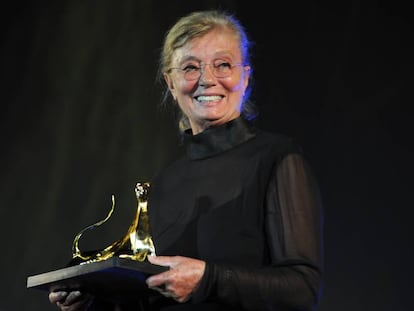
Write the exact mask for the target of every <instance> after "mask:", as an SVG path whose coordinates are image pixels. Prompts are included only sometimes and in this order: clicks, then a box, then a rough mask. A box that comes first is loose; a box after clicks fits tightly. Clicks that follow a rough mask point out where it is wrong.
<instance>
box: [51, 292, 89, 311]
mask: <svg viewBox="0 0 414 311" xmlns="http://www.w3.org/2000/svg"><path fill="white" fill-rule="evenodd" d="M92 300H93V298H92V297H91V296H90V295H87V294H83V293H81V292H80V291H70V292H68V291H51V292H50V293H49V301H50V302H51V303H53V304H56V305H57V306H58V307H59V308H60V310H62V311H81V310H82V311H83V310H88V307H89V306H90V305H91V304H92Z"/></svg>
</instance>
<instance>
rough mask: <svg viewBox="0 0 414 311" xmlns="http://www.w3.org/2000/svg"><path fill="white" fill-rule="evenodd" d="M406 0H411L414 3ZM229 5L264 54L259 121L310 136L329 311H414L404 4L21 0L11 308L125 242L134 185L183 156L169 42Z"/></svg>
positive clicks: (11, 103)
mask: <svg viewBox="0 0 414 311" xmlns="http://www.w3.org/2000/svg"><path fill="white" fill-rule="evenodd" d="M407 3H408V1H407ZM206 8H223V9H227V10H229V11H231V12H233V13H235V14H236V16H237V17H239V19H240V20H241V21H242V22H243V24H244V25H245V26H246V28H247V30H248V32H249V33H250V36H251V38H252V39H253V41H254V42H255V46H254V50H253V52H254V58H253V64H254V74H255V84H254V87H255V89H254V92H253V94H252V95H253V98H254V99H255V101H256V103H257V105H258V107H259V110H260V115H259V118H258V120H257V123H258V124H259V125H260V126H261V127H263V128H265V129H269V130H272V131H277V132H281V133H284V134H287V135H289V136H293V137H295V138H297V140H298V141H299V142H300V144H301V145H302V146H303V149H304V150H305V153H306V155H307V157H308V159H309V161H310V162H311V164H312V166H313V167H314V169H315V173H316V176H317V178H318V180H319V182H320V186H321V191H322V195H323V200H324V210H325V251H326V273H325V289H324V293H323V296H322V302H321V308H320V310H321V311H333V310H335V311H341V310H344V311H345V310H346V311H349V310H352V311H359V310H361V311H362V310H364V311H365V310H376V311H380V310H387V311H389V310H398V311H406V310H412V306H411V303H410V302H411V300H412V299H411V295H412V289H413V286H412V282H411V278H412V272H411V270H412V268H411V265H412V261H413V259H414V256H413V251H412V249H413V243H412V237H413V230H412V228H411V227H412V226H411V223H412V221H411V216H410V215H411V214H410V210H411V209H412V207H413V203H412V189H411V188H412V185H413V182H412V180H413V179H412V176H413V167H412V165H411V161H412V158H413V151H414V150H413V144H412V137H411V135H412V131H411V129H410V128H411V122H412V117H413V115H412V113H411V112H410V111H411V110H410V108H411V107H410V106H411V105H412V104H413V96H412V90H413V87H412V82H413V79H412V75H413V69H414V61H413V55H414V53H413V52H414V44H413V39H414V37H413V20H412V13H411V11H410V10H409V9H408V5H403V4H402V3H400V2H398V1H356V0H349V1H305V0H299V1H283V2H282V1H281V2H279V1H275V2H274V1H165V2H164V1H163V2H162V1H152V0H141V1H135V0H126V1H113V0H112V1H111V0H101V1H68V0H66V1H64V0H62V1H33V0H32V1H29V0H26V1H15V2H9V3H8V5H7V6H5V5H4V4H3V5H2V9H1V23H2V25H1V41H0V42H1V54H0V66H1V68H0V69H1V71H0V78H1V86H0V91H1V97H0V98H1V99H0V100H1V114H0V133H1V134H0V135H1V136H0V137H1V152H0V165H1V170H0V171H1V178H0V220H1V224H0V237H1V243H0V247H1V252H2V254H1V256H0V258H1V259H0V260H1V274H0V278H1V282H0V286H1V288H0V310H1V311H21V310H56V308H55V307H53V306H51V305H49V303H48V301H47V294H46V293H45V292H41V291H36V290H27V289H26V279H27V277H28V276H29V275H34V274H38V273H42V272H46V271H50V270H54V269H58V268H61V267H63V266H64V265H65V264H66V263H67V262H68V260H69V259H70V256H71V245H72V240H73V237H74V236H75V234H76V233H77V232H78V231H80V230H81V229H82V228H84V227H86V226H87V225H90V224H91V223H94V222H96V221H98V220H100V219H102V218H104V217H105V216H106V213H107V212H108V210H109V208H110V204H111V203H110V197H111V195H112V194H115V196H116V199H117V209H116V210H115V213H114V215H113V216H112V218H111V220H110V221H109V222H108V223H106V224H105V227H104V228H102V227H101V228H100V229H99V230H100V231H99V233H98V234H97V233H92V232H91V233H90V234H89V235H88V236H87V237H86V236H85V240H82V243H81V246H82V247H84V248H85V249H87V248H88V247H89V246H91V245H93V247H95V248H96V247H100V246H102V247H104V246H106V245H107V244H109V243H111V242H113V241H114V240H116V239H118V238H119V237H120V236H122V235H123V233H124V232H126V230H127V227H128V225H129V223H130V221H131V220H132V217H133V214H134V212H135V210H134V209H135V197H134V192H133V188H134V184H135V182H136V181H143V180H150V179H151V177H152V176H153V175H154V174H155V173H156V172H157V171H158V170H159V169H161V168H162V167H163V166H164V165H166V164H167V163H168V162H169V161H171V159H172V158H173V157H174V156H175V155H176V153H177V152H179V140H178V131H177V128H176V125H175V120H174V113H173V110H172V109H170V108H162V107H160V105H159V103H160V101H161V86H160V85H159V84H157V82H156V81H155V76H156V71H157V63H158V55H159V49H160V47H161V43H162V39H163V35H164V32H165V31H166V30H167V28H168V27H169V26H171V25H172V24H173V22H175V21H176V19H177V18H178V17H180V16H182V15H183V14H186V13H188V12H190V11H192V10H195V9H206Z"/></svg>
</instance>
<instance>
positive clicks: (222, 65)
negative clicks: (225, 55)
mask: <svg viewBox="0 0 414 311" xmlns="http://www.w3.org/2000/svg"><path fill="white" fill-rule="evenodd" d="M215 67H217V68H231V64H230V63H229V62H221V63H217V64H216V65H215Z"/></svg>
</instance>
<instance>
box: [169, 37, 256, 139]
mask: <svg viewBox="0 0 414 311" xmlns="http://www.w3.org/2000/svg"><path fill="white" fill-rule="evenodd" d="M242 61H243V60H242V55H241V52H240V48H239V41H238V40H237V37H236V36H235V35H234V34H233V33H232V32H231V31H229V30H223V29H216V30H212V31H210V32H208V33H207V34H205V35H204V36H202V37H198V38H195V39H193V40H192V41H190V42H188V43H187V44H186V45H184V46H183V47H181V48H179V49H177V50H176V51H175V52H174V54H173V60H172V68H181V69H184V68H186V69H188V68H201V70H200V77H199V78H196V79H195V80H190V81H189V80H186V79H185V78H184V71H182V70H179V69H173V70H171V71H170V72H169V73H166V74H165V76H164V77H165V80H166V82H167V84H168V87H169V89H170V91H171V94H172V96H173V97H174V99H175V100H176V101H177V103H178V105H179V106H180V108H181V110H182V111H183V113H184V114H185V115H186V116H187V117H188V119H189V121H190V125H191V128H192V130H193V134H197V133H199V132H201V131H203V130H204V129H206V128H208V127H210V126H212V125H219V124H223V123H226V122H228V121H230V120H233V119H235V118H237V117H238V116H240V111H241V104H242V100H243V96H244V92H245V90H246V88H247V85H248V82H249V74H250V67H249V66H240V65H236V66H235V67H232V69H231V74H230V75H229V76H226V77H216V76H215V75H214V73H213V69H214V67H213V64H215V65H217V64H224V66H227V64H240V63H242ZM210 64H211V65H210Z"/></svg>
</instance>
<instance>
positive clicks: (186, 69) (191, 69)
mask: <svg viewBox="0 0 414 311" xmlns="http://www.w3.org/2000/svg"><path fill="white" fill-rule="evenodd" d="M199 69H200V68H199V67H197V66H195V65H186V66H185V67H184V68H183V69H182V70H183V71H185V72H189V71H196V70H199Z"/></svg>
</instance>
